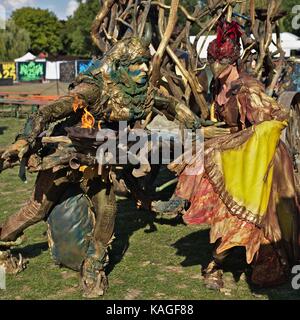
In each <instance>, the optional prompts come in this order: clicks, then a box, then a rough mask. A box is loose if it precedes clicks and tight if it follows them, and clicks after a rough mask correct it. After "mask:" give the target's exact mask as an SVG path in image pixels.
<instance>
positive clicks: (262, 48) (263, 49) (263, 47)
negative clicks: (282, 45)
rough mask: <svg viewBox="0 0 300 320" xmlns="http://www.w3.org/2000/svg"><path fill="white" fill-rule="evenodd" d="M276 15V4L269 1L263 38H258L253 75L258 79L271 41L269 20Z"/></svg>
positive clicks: (273, 1) (273, 0) (272, 0)
mask: <svg viewBox="0 0 300 320" xmlns="http://www.w3.org/2000/svg"><path fill="white" fill-rule="evenodd" d="M275 13H276V2H275V0H271V1H270V2H269V5H268V11H267V18H266V22H265V36H264V37H263V36H261V37H259V39H258V41H259V57H258V62H257V66H256V68H255V71H254V74H255V75H256V76H257V78H258V79H260V78H261V75H262V69H263V63H264V59H265V57H266V55H267V51H268V48H269V46H270V44H271V41H272V23H271V19H272V17H273V15H274V14H275Z"/></svg>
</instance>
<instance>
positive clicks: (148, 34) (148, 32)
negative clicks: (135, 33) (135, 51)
mask: <svg viewBox="0 0 300 320" xmlns="http://www.w3.org/2000/svg"><path fill="white" fill-rule="evenodd" d="M151 40H152V25H151V23H150V22H147V23H146V25H145V32H144V36H143V38H142V41H143V44H144V45H145V47H147V48H148V47H149V45H150V43H151Z"/></svg>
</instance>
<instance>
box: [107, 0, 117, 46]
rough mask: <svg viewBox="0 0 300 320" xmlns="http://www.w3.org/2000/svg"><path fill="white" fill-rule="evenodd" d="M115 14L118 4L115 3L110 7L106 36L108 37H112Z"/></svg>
mask: <svg viewBox="0 0 300 320" xmlns="http://www.w3.org/2000/svg"><path fill="white" fill-rule="evenodd" d="M117 14H118V4H117V3H115V4H114V5H113V6H112V8H111V15H110V23H109V27H108V32H107V33H108V37H109V38H110V39H114V31H115V27H116V18H117ZM114 40H115V39H114Z"/></svg>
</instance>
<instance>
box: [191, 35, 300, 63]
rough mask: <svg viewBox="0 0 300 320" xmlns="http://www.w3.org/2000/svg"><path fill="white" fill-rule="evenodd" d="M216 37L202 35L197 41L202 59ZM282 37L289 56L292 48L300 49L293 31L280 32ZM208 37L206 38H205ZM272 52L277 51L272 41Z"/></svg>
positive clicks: (192, 38)
mask: <svg viewBox="0 0 300 320" xmlns="http://www.w3.org/2000/svg"><path fill="white" fill-rule="evenodd" d="M215 38H216V36H215V35H209V36H208V37H207V38H206V37H205V36H201V37H200V39H199V41H198V43H197V50H198V52H199V51H200V49H201V47H202V49H201V52H200V53H199V55H200V58H201V59H206V58H207V48H208V45H209V43H210V42H211V41H212V40H214V39H215ZM272 38H273V41H274V42H275V41H276V34H275V33H273V35H272ZM280 38H281V46H282V49H283V50H284V51H285V56H286V57H289V56H290V55H291V50H300V38H299V37H298V36H296V35H294V34H292V33H289V32H283V33H281V34H280ZM205 39H206V40H205ZM190 40H191V43H193V42H194V41H195V37H194V36H192V37H190ZM204 41H205V43H204ZM203 43H204V45H203ZM270 50H271V52H275V51H276V47H275V45H274V44H272V43H271V45H270Z"/></svg>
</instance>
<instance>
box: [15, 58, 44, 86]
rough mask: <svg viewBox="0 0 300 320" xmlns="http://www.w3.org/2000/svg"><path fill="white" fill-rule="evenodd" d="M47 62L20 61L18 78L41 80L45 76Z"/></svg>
mask: <svg viewBox="0 0 300 320" xmlns="http://www.w3.org/2000/svg"><path fill="white" fill-rule="evenodd" d="M45 74H46V62H37V61H29V62H19V63H18V79H19V81H20V82H29V81H41V80H43V79H44V78H45Z"/></svg>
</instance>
